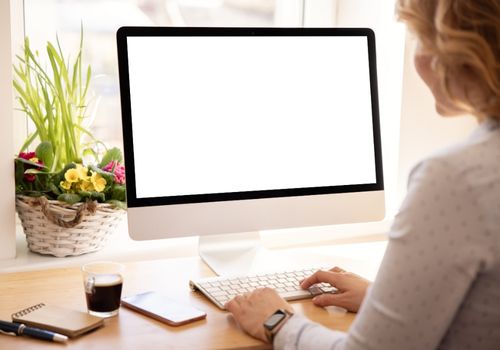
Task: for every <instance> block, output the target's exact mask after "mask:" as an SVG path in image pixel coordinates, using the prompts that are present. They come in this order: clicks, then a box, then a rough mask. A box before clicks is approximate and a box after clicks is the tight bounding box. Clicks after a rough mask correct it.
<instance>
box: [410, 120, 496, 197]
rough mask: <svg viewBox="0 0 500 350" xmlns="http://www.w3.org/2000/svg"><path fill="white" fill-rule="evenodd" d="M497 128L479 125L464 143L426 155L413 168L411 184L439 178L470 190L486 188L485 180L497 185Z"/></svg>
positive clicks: (494, 125) (489, 124)
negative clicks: (465, 186) (459, 184)
mask: <svg viewBox="0 0 500 350" xmlns="http://www.w3.org/2000/svg"><path fill="white" fill-rule="evenodd" d="M496 125H497V124H495V123H493V124H492V123H486V124H485V125H481V126H479V127H478V128H477V129H476V130H474V132H473V133H472V134H471V135H470V137H469V138H467V139H466V140H463V141H462V142H459V143H456V144H454V145H451V146H448V147H446V148H442V149H440V150H438V151H436V152H434V153H433V154H431V155H429V156H428V157H427V158H425V159H423V160H422V161H420V162H419V163H417V164H416V165H415V166H414V167H413V169H412V171H411V173H410V181H411V180H412V178H415V177H419V178H422V176H424V177H427V176H431V177H432V176H436V177H437V176H439V177H441V178H445V179H446V181H451V183H450V184H457V183H467V184H468V185H469V186H473V187H474V186H481V185H485V184H486V183H485V181H487V182H489V183H490V184H491V183H500V127H496ZM498 125H500V123H498ZM486 178H487V180H486ZM499 190H500V189H499Z"/></svg>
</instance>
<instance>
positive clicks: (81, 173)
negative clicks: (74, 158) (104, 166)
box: [76, 164, 89, 180]
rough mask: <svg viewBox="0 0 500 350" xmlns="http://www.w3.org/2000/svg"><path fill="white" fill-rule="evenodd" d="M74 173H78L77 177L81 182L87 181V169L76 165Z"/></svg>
mask: <svg viewBox="0 0 500 350" xmlns="http://www.w3.org/2000/svg"><path fill="white" fill-rule="evenodd" d="M76 171H78V176H79V177H80V179H82V180H88V178H89V175H88V173H89V169H88V168H86V167H84V166H82V165H81V164H77V165H76Z"/></svg>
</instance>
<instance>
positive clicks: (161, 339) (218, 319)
mask: <svg viewBox="0 0 500 350" xmlns="http://www.w3.org/2000/svg"><path fill="white" fill-rule="evenodd" d="M211 275H213V273H212V272H211V271H210V270H209V269H208V267H206V265H205V264H204V263H203V262H202V261H201V260H200V259H199V258H194V257H193V258H181V259H179V258H178V259H165V260H154V261H142V262H134V263H129V264H126V272H125V277H124V285H123V296H127V295H132V294H135V293H140V292H144V291H148V290H157V291H160V292H162V293H164V294H166V295H168V296H170V297H171V298H173V299H175V300H178V301H179V302H185V303H190V304H192V305H193V306H195V307H198V308H199V309H202V310H204V311H205V312H206V313H207V318H206V320H203V321H197V322H195V323H191V324H188V325H185V326H180V327H170V326H167V325H165V324H163V323H161V322H158V321H155V320H153V319H150V318H148V317H145V316H142V315H140V314H138V313H135V312H133V311H130V310H128V309H125V308H121V309H120V314H119V316H118V317H114V318H110V319H106V320H105V326H104V327H102V328H100V329H98V330H96V331H94V332H92V333H90V334H87V335H85V336H82V337H80V338H76V339H72V340H70V341H69V342H68V344H67V345H66V346H64V345H60V344H56V343H51V342H45V341H41V340H36V339H30V338H28V337H11V336H7V335H1V334H0V344H1V348H2V349H12V350H13V349H23V350H29V349H37V350H39V349H49V348H50V349H56V348H61V347H63V346H64V347H69V348H71V349H85V350H87V349H141V348H142V349H146V348H147V350H152V349H160V348H161V349H239V348H244V349H267V348H269V345H266V344H264V343H262V342H260V341H258V340H256V339H253V338H251V337H249V336H247V335H246V334H244V333H243V332H242V331H240V330H239V329H238V326H237V325H236V324H235V322H234V321H233V319H232V317H231V316H230V314H228V313H227V312H224V311H221V310H219V309H218V308H217V307H215V306H214V305H213V304H211V303H210V302H209V301H207V300H206V299H205V298H204V297H203V296H202V295H201V294H199V293H196V292H191V291H190V289H189V285H188V281H189V279H195V278H198V277H205V276H211ZM40 302H44V303H47V304H55V305H59V306H65V307H68V308H72V309H75V310H81V311H85V310H86V304H85V295H84V291H83V282H82V276H81V272H80V270H79V269H78V268H63V269H53V270H43V271H30V272H19V273H11V274H2V275H0V319H3V320H10V315H11V314H12V313H14V312H16V311H18V310H20V309H24V308H26V307H28V306H31V305H34V304H38V303H40ZM292 305H293V307H294V309H295V311H296V312H298V313H301V314H304V315H306V316H307V317H309V318H310V319H311V320H313V321H316V322H319V323H321V324H323V325H325V326H327V327H329V328H332V329H338V330H344V331H345V330H347V329H348V328H349V325H350V324H351V322H352V320H353V319H354V314H351V313H347V314H331V313H329V312H328V311H326V310H324V309H322V308H318V307H316V306H314V305H313V304H312V303H311V301H309V300H306V301H299V302H293V303H292Z"/></svg>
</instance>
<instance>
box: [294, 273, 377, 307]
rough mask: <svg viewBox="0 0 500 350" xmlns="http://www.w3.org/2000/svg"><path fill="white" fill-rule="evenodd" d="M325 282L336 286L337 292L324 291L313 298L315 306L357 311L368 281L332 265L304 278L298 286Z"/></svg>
mask: <svg viewBox="0 0 500 350" xmlns="http://www.w3.org/2000/svg"><path fill="white" fill-rule="evenodd" d="M322 282H326V283H329V284H331V285H332V286H334V287H335V288H337V289H338V290H339V291H338V292H337V293H325V294H321V295H318V296H316V297H315V298H313V303H314V304H315V305H317V306H330V305H334V306H340V307H343V308H345V309H347V310H348V311H351V312H358V310H359V307H360V306H361V303H362V302H363V299H364V298H365V294H366V290H367V289H368V286H369V285H370V281H368V280H367V279H364V278H363V277H361V276H358V275H356V274H354V273H352V272H347V271H345V270H342V269H341V268H340V267H334V268H333V269H331V270H330V271H317V272H315V273H314V274H312V275H311V276H309V277H307V278H306V279H304V280H303V281H302V282H301V284H300V286H301V287H302V288H304V289H307V288H309V287H310V286H312V285H313V284H316V283H322Z"/></svg>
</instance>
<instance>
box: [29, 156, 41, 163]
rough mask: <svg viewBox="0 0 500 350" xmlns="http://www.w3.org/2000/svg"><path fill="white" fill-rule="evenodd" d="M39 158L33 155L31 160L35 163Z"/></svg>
mask: <svg viewBox="0 0 500 350" xmlns="http://www.w3.org/2000/svg"><path fill="white" fill-rule="evenodd" d="M38 160H39V159H38V158H37V157H33V158H31V159H30V162H33V163H38Z"/></svg>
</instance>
